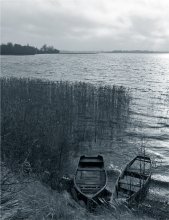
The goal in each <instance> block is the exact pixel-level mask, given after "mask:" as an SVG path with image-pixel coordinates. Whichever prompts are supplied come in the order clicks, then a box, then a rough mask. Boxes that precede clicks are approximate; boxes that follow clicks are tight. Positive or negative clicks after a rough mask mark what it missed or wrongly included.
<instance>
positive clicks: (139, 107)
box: [1, 53, 169, 219]
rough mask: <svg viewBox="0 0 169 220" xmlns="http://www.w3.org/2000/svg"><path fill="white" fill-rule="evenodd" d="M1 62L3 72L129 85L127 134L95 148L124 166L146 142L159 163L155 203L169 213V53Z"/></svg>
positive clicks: (112, 164) (111, 163)
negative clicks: (129, 99) (129, 100)
mask: <svg viewBox="0 0 169 220" xmlns="http://www.w3.org/2000/svg"><path fill="white" fill-rule="evenodd" d="M1 65H2V67H1V68H2V76H3V77H30V78H40V79H44V80H52V81H58V80H63V81H71V82H75V81H83V82H89V83H92V84H95V85H110V86H113V85H117V86H124V87H125V88H126V89H129V93H130V95H131V97H132V99H131V102H130V120H129V122H128V125H127V126H126V127H125V131H123V137H121V138H120V139H116V140H112V141H111V140H108V141H107V142H104V144H103V143H101V142H100V148H99V147H98V143H97V144H96V145H97V146H94V145H93V147H92V149H91V148H90V152H91V151H93V154H94V153H101V154H103V155H104V157H105V160H106V167H107V169H109V170H111V169H112V170H114V171H115V172H116V171H117V172H118V171H120V170H122V169H123V168H124V166H125V164H126V163H127V162H128V161H129V160H131V159H132V158H133V156H134V155H136V154H137V153H138V152H139V148H140V146H141V145H142V144H144V145H145V146H146V153H148V154H150V156H151V157H152V159H153V162H154V166H156V168H155V169H154V170H153V176H152V184H151V187H150V195H149V203H150V204H151V205H152V210H154V209H153V206H155V207H156V205H157V204H158V206H157V207H161V209H160V208H159V210H160V211H159V213H157V216H160V217H157V219H169V211H168V212H167V209H168V210H169V54H104V53H103V54H102V53H100V54H56V55H36V56H1ZM103 145H104V146H103ZM105 145H107V146H108V147H107V148H105ZM86 149H87V148H86ZM88 151H89V149H88ZM86 152H87V150H86ZM86 152H85V153H86ZM150 201H151V202H150ZM160 201H161V203H160V204H163V202H165V203H164V204H166V207H164V206H163V205H161V206H160V205H159V202H160ZM152 210H151V211H152ZM151 211H150V212H151ZM166 213H167V214H166ZM167 215H168V217H166V216H167ZM145 219H146V218H145Z"/></svg>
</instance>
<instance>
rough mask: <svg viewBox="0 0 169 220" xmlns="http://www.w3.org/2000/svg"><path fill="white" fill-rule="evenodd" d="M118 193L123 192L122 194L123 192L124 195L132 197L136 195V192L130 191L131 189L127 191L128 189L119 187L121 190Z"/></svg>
mask: <svg viewBox="0 0 169 220" xmlns="http://www.w3.org/2000/svg"><path fill="white" fill-rule="evenodd" d="M118 191H121V192H123V193H125V194H130V195H132V194H134V193H135V191H133V190H129V189H126V188H123V187H119V188H118Z"/></svg>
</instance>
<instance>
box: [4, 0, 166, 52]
mask: <svg viewBox="0 0 169 220" xmlns="http://www.w3.org/2000/svg"><path fill="white" fill-rule="evenodd" d="M0 2H1V10H2V11H1V12H2V16H1V35H2V40H1V41H2V42H3V43H6V42H13V43H15V42H16V43H20V44H27V43H29V44H30V45H34V46H38V47H40V46H42V45H43V44H44V43H46V44H48V45H53V46H55V47H56V48H58V49H61V50H115V49H130V50H134V49H141V50H144V49H147V50H169V0H0Z"/></svg>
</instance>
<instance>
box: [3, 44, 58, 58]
mask: <svg viewBox="0 0 169 220" xmlns="http://www.w3.org/2000/svg"><path fill="white" fill-rule="evenodd" d="M0 51H1V55H35V54H55V53H59V50H57V49H55V48H54V47H53V46H47V45H46V44H45V45H43V46H42V47H41V48H40V49H38V48H36V47H33V46H29V45H25V46H22V45H20V44H12V43H7V44H1V45H0Z"/></svg>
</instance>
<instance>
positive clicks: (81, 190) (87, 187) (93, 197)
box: [72, 155, 107, 207]
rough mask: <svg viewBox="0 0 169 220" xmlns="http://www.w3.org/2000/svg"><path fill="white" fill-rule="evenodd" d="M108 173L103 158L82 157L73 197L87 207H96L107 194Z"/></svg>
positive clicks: (76, 175)
mask: <svg viewBox="0 0 169 220" xmlns="http://www.w3.org/2000/svg"><path fill="white" fill-rule="evenodd" d="M106 184H107V173H106V171H105V168H104V161H103V157H102V156H100V155H98V156H97V157H86V156H81V157H80V160H79V164H78V168H77V170H76V174H75V176H74V187H73V189H72V194H73V197H74V198H75V199H76V200H78V201H80V203H84V204H85V205H87V206H88V207H89V206H91V205H92V206H95V205H97V204H98V203H99V201H100V200H99V198H100V197H102V196H104V194H105V193H106V189H105V187H106Z"/></svg>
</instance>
